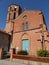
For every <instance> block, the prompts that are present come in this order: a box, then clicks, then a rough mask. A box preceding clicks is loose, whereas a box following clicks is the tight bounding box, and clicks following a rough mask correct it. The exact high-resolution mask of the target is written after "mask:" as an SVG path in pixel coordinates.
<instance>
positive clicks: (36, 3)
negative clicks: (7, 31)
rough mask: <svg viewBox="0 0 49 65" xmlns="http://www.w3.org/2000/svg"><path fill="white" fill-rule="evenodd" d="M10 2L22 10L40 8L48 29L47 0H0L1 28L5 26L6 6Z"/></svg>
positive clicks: (48, 3) (48, 4) (48, 11)
mask: <svg viewBox="0 0 49 65" xmlns="http://www.w3.org/2000/svg"><path fill="white" fill-rule="evenodd" d="M12 3H13V4H16V5H20V6H21V8H22V11H23V10H24V8H27V9H28V10H42V12H43V14H44V17H45V21H46V24H47V28H48V31H49V0H0V29H1V30H2V29H4V28H5V22H6V16H7V10H8V6H9V5H10V4H12Z"/></svg>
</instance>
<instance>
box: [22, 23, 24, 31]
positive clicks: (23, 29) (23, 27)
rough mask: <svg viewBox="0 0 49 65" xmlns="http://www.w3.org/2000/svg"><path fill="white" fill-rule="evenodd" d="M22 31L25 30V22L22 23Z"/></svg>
mask: <svg viewBox="0 0 49 65" xmlns="http://www.w3.org/2000/svg"><path fill="white" fill-rule="evenodd" d="M22 31H24V23H22Z"/></svg>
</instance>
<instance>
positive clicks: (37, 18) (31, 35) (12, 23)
mask: <svg viewBox="0 0 49 65" xmlns="http://www.w3.org/2000/svg"><path fill="white" fill-rule="evenodd" d="M10 7H11V8H13V9H14V7H16V8H17V9H16V10H17V11H16V19H13V18H12V20H11V19H9V13H10V12H11V11H8V14H7V15H8V16H7V19H8V20H7V23H6V27H5V31H6V32H8V33H9V34H10V33H11V31H13V34H12V35H13V38H12V43H11V48H15V49H16V48H18V49H17V50H16V53H17V51H19V50H22V40H24V39H28V40H29V45H28V46H29V48H28V49H29V51H28V53H29V55H36V52H37V51H38V50H39V49H42V43H43V49H47V50H49V38H48V37H47V35H48V32H47V27H46V24H45V20H44V16H43V13H42V11H40V10H24V11H23V12H22V13H21V14H20V15H19V12H18V11H19V6H16V5H10V6H9V8H10ZM13 11H14V10H12V14H13ZM17 14H18V15H17ZM13 16H14V15H13ZM26 22H27V23H28V29H26V28H24V31H22V24H26Z"/></svg>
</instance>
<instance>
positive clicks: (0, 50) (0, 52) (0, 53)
mask: <svg viewBox="0 0 49 65" xmlns="http://www.w3.org/2000/svg"><path fill="white" fill-rule="evenodd" d="M0 59H2V48H0Z"/></svg>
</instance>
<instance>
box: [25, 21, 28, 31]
mask: <svg viewBox="0 0 49 65" xmlns="http://www.w3.org/2000/svg"><path fill="white" fill-rule="evenodd" d="M25 27H26V30H28V22H26V24H25Z"/></svg>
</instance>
